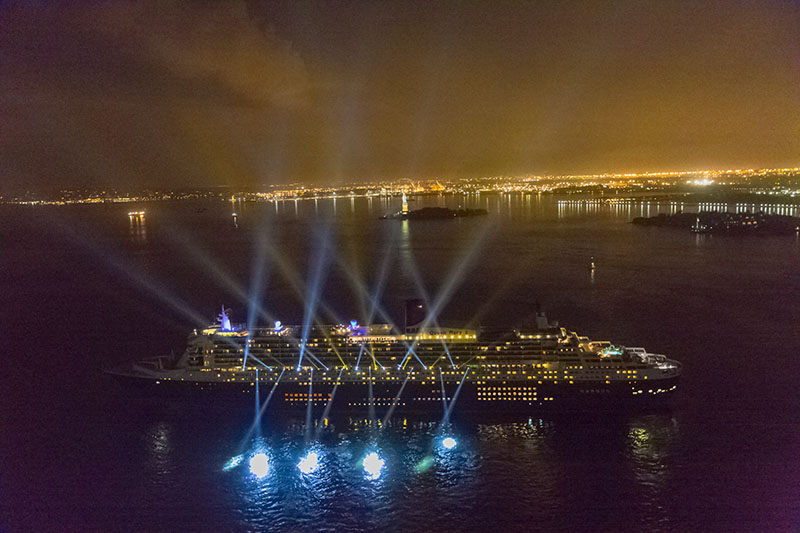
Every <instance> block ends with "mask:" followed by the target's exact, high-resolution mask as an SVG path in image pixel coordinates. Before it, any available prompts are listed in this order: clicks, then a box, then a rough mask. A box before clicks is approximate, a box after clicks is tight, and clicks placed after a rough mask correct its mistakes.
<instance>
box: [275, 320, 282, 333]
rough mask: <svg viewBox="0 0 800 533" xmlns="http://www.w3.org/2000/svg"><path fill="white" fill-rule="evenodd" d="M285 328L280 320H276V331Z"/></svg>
mask: <svg viewBox="0 0 800 533" xmlns="http://www.w3.org/2000/svg"><path fill="white" fill-rule="evenodd" d="M282 328H283V324H281V321H280V320H276V321H275V331H280V330H281V329H282Z"/></svg>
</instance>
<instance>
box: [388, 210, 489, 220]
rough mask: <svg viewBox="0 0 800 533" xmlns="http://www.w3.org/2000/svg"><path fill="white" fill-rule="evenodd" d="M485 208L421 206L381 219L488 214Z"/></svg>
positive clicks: (421, 218) (441, 217)
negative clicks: (420, 207)
mask: <svg viewBox="0 0 800 533" xmlns="http://www.w3.org/2000/svg"><path fill="white" fill-rule="evenodd" d="M488 214H489V212H488V211H487V210H486V209H449V208H447V207H423V208H422V209H412V210H410V211H407V212H403V211H400V212H397V213H392V214H391V215H383V216H382V217H381V218H382V219H390V218H393V219H398V220H405V219H408V220H439V219H448V218H463V217H478V216H484V215H488Z"/></svg>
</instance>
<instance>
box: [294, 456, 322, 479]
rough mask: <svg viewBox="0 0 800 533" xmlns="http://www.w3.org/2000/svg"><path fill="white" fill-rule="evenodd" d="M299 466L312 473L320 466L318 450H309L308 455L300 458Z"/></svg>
mask: <svg viewBox="0 0 800 533" xmlns="http://www.w3.org/2000/svg"><path fill="white" fill-rule="evenodd" d="M297 468H299V469H300V471H301V472H302V473H304V474H312V473H313V472H315V471H316V470H317V468H319V456H318V455H317V452H309V453H308V455H306V456H305V457H303V458H302V459H300V462H299V463H297Z"/></svg>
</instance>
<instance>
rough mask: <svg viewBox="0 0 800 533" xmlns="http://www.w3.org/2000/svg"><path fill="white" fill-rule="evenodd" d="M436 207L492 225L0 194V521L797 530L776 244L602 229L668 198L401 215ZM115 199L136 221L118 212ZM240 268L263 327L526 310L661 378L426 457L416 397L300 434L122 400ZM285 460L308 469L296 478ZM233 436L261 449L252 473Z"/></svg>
mask: <svg viewBox="0 0 800 533" xmlns="http://www.w3.org/2000/svg"><path fill="white" fill-rule="evenodd" d="M443 203H447V205H449V206H450V207H456V206H457V205H466V206H467V207H478V206H481V207H487V208H488V209H489V211H490V215H489V216H488V217H483V218H474V219H461V220H453V221H412V222H405V223H403V222H400V221H382V220H377V216H378V215H380V214H383V213H386V212H390V211H392V210H395V209H397V207H398V206H397V200H396V199H392V200H390V201H389V200H381V199H377V198H376V199H373V200H367V199H365V198H355V199H350V198H341V199H337V200H336V202H335V203H334V202H333V201H331V200H319V201H316V202H315V201H313V200H307V201H301V202H297V203H295V202H284V203H281V204H278V205H277V207H276V205H275V204H271V203H265V204H239V203H237V204H234V205H231V203H230V202H218V203H196V204H193V203H189V202H182V203H151V204H145V205H141V206H138V205H133V206H132V205H112V206H81V207H69V206H68V207H58V208H50V207H38V208H21V207H0V246H1V248H0V268H1V269H2V270H0V298H1V300H0V332H2V339H3V341H2V349H1V351H2V354H1V356H2V358H3V359H2V361H3V365H2V372H0V395H1V397H2V408H1V409H0V511H2V514H1V515H0V529H5V530H9V531H41V530H58V531H63V530H71V531H87V530H101V531H113V530H126V531H154V530H160V531H164V530H193V531H196V530H291V531H297V530H301V531H303V530H304V531H318V530H325V531H327V530H329V531H334V530H335V531H346V530H378V529H386V530H393V531H398V530H405V531H422V530H431V531H449V530H454V531H469V530H475V529H476V528H479V529H490V528H492V529H495V528H496V530H497V531H501V530H502V531H523V530H527V531H530V530H552V529H567V528H569V529H576V530H614V531H618V530H637V531H640V530H668V531H687V530H705V531H708V530H716V531H733V530H736V531H740V530H741V531H773V530H778V531H780V530H787V531H791V530H797V529H798V527H800V379H798V376H800V362H799V361H800V330H799V329H798V323H800V303H798V302H799V301H800V242H798V239H797V238H796V237H794V236H792V237H766V238H750V237H724V236H710V235H700V236H696V235H693V234H690V233H684V232H682V231H672V230H665V229H660V228H641V227H635V226H632V225H631V224H629V223H628V222H629V221H630V219H631V218H632V217H633V216H640V215H642V214H648V212H649V214H651V215H652V214H655V213H656V212H658V210H659V209H661V210H663V211H669V210H670V209H671V208H670V206H669V205H665V206H657V205H654V204H653V205H650V206H647V205H641V204H634V205H627V206H582V207H581V206H577V207H576V206H574V205H572V204H559V203H558V202H557V201H556V200H554V199H552V198H549V197H545V198H543V199H540V198H538V197H536V196H533V197H531V196H524V195H504V196H497V195H492V196H482V197H470V198H454V197H448V198H436V197H430V198H425V199H419V200H418V201H417V205H415V204H412V205H411V207H412V209H413V208H415V207H417V206H421V205H437V204H440V205H441V204H443ZM140 208H142V209H146V210H147V214H146V217H145V220H144V221H141V222H136V221H132V220H129V217H128V216H127V213H128V211H129V210H134V209H140ZM672 209H674V207H672ZM233 210H235V212H236V213H237V222H238V225H239V227H238V228H235V227H234V226H233V220H232V216H231V212H232V211H233ZM591 257H594V261H595V263H596V265H597V268H596V269H595V271H594V273H593V274H592V273H591V269H590V268H589V265H590V258H591ZM259 258H264V260H263V261H262V260H260V259H259ZM259 265H261V266H259ZM254 278H257V279H259V280H261V283H260V290H258V293H259V294H261V295H262V298H263V302H264V304H265V306H266V308H267V309H268V310H269V312H270V313H271V314H272V315H274V316H275V317H276V318H279V319H281V320H282V321H283V322H284V323H287V324H289V323H301V322H302V320H303V316H304V310H305V308H306V305H305V302H307V301H318V302H319V306H318V308H317V312H318V314H319V315H320V316H321V317H322V319H323V320H324V321H326V322H327V321H332V320H334V319H339V320H349V319H351V318H355V319H359V320H361V321H362V323H363V322H365V321H366V320H367V318H368V316H369V310H370V307H371V306H370V298H371V297H372V295H374V294H376V292H378V293H379V297H378V299H379V301H380V304H381V307H382V309H384V310H385V312H386V314H388V315H389V318H391V319H392V320H394V321H397V322H398V323H401V317H402V315H401V305H402V302H403V300H404V299H405V298H409V297H416V296H420V295H423V296H425V297H427V298H429V299H430V300H431V301H434V302H436V301H440V302H441V304H442V305H441V311H440V313H439V317H440V322H441V323H442V324H443V325H452V326H464V325H472V326H475V325H478V324H483V325H503V324H505V325H508V327H509V328H511V327H514V326H517V325H521V324H525V323H528V322H530V321H531V319H532V316H533V313H534V312H535V305H536V302H537V301H539V302H541V304H542V305H543V306H544V308H545V309H546V311H547V312H548V315H549V316H550V318H551V319H555V320H559V321H560V323H561V324H562V325H565V326H567V327H568V328H570V329H574V330H576V331H578V332H579V333H581V334H585V335H588V336H590V337H592V338H595V339H608V340H612V341H615V342H618V343H621V344H627V345H633V346H645V347H647V348H648V349H649V350H651V351H654V352H656V353H664V354H667V355H668V356H670V357H672V358H675V359H677V360H679V361H681V362H683V363H684V374H683V377H682V381H681V384H680V387H679V388H678V394H677V396H676V398H675V402H674V406H673V409H672V410H671V411H669V412H658V413H639V414H629V413H628V414H626V413H596V414H586V415H581V416H578V415H547V416H545V415H537V414H536V413H533V414H530V413H526V414H521V415H520V416H519V417H505V418H486V417H483V418H482V419H467V418H465V417H463V416H462V417H459V416H458V413H457V411H458V408H457V406H456V408H455V409H456V413H455V420H454V423H453V426H452V427H451V428H447V430H446V433H447V434H448V435H452V436H454V437H455V438H456V439H457V441H458V445H457V446H456V447H455V448H454V449H452V450H445V449H444V448H442V446H441V439H442V437H443V436H444V433H443V429H442V428H441V427H440V426H439V424H438V423H437V420H438V416H439V413H433V414H432V416H431V417H430V419H420V418H418V417H417V418H413V417H408V418H403V417H402V416H399V417H395V418H394V419H392V420H391V421H390V423H389V424H388V425H387V426H386V427H384V428H376V427H374V426H370V425H368V424H366V423H365V418H366V416H367V413H366V412H365V413H363V416H359V415H353V416H338V417H334V418H332V419H331V420H330V421H329V424H328V425H327V426H320V427H318V428H308V427H306V426H305V421H304V420H303V419H294V418H292V417H285V416H283V417H281V416H277V415H276V414H275V413H272V412H269V411H268V412H267V415H266V417H265V419H264V421H263V423H262V425H261V427H260V429H259V430H258V431H259V432H260V434H261V437H260V439H253V438H246V437H247V433H248V429H249V427H250V425H251V423H252V421H253V411H254V409H253V400H252V398H246V399H244V400H242V401H240V402H236V401H233V402H231V401H219V400H212V399H210V398H205V399H200V400H198V399H197V398H176V399H163V398H143V397H141V396H136V395H132V394H127V393H126V392H125V391H124V390H120V389H119V388H118V387H116V386H115V384H114V383H112V382H110V381H109V380H108V379H107V378H105V377H104V375H103V374H102V369H103V368H104V367H107V366H110V365H113V364H115V363H119V362H122V361H126V360H130V359H137V358H141V357H147V356H151V355H161V354H166V353H169V352H170V350H174V351H175V352H178V351H181V350H183V348H184V342H185V338H186V335H187V334H188V333H189V331H190V330H191V328H193V327H194V326H195V325H196V322H197V321H201V322H209V321H210V320H211V319H212V318H213V317H214V316H215V314H216V313H217V312H218V308H219V306H220V305H222V304H223V303H224V304H226V305H228V306H230V307H232V309H233V315H234V319H235V320H237V321H245V320H246V317H247V309H248V307H247V302H246V298H247V294H248V293H249V292H250V291H251V287H257V286H258V285H259V283H253V281H252V280H253V279H254ZM315 279H317V280H319V283H318V284H317V286H318V297H317V298H314V297H313V294H314V290H313V289H312V286H313V285H314V283H313V280H315ZM379 288H382V290H378V289H379ZM376 320H378V319H376ZM378 321H380V320H378ZM261 392H262V398H263V394H265V391H263V390H262V391H261ZM309 436H310V437H311V438H310V439H309ZM307 440H311V441H313V442H314V443H313V444H306V442H307ZM309 449H314V450H316V451H317V453H318V454H319V463H320V466H319V469H318V470H317V471H316V472H314V473H312V474H309V475H303V474H301V473H300V471H299V470H298V468H297V463H298V461H299V459H300V458H301V457H302V456H304V455H305V454H306V453H307V452H308V450H309ZM254 450H255V451H258V450H260V451H263V453H265V454H266V455H267V457H268V462H269V465H270V469H269V472H268V473H267V475H266V476H264V477H263V478H262V479H259V478H257V477H256V476H254V475H253V474H251V473H250V471H249V468H248V465H247V459H248V458H249V457H250V455H252V454H253V453H254ZM372 451H375V452H377V453H378V454H379V455H380V456H381V457H382V458H383V460H384V461H385V464H384V468H383V470H382V471H381V475H380V477H378V478H377V479H369V478H368V476H367V475H366V473H365V471H364V469H363V468H362V465H361V460H362V459H363V457H364V456H365V455H366V454H367V453H369V452H372ZM240 454H241V455H243V456H244V460H243V461H242V463H241V464H239V465H238V466H235V467H232V468H225V467H226V464H228V462H229V460H231V459H232V458H234V457H236V456H238V455H240ZM228 466H229V467H230V464H228Z"/></svg>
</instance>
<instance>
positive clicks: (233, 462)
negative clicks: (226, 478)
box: [222, 455, 244, 472]
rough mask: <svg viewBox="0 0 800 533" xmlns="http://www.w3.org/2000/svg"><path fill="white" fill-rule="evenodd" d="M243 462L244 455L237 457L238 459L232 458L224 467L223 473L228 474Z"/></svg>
mask: <svg viewBox="0 0 800 533" xmlns="http://www.w3.org/2000/svg"><path fill="white" fill-rule="evenodd" d="M243 460H244V456H243V455H237V456H236V457H231V458H230V459H228V462H227V463H225V466H223V467H222V471H223V472H227V471H229V470H233V469H234V468H236V467H237V466H239V465H240V464H241V463H242V461H243Z"/></svg>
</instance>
